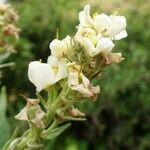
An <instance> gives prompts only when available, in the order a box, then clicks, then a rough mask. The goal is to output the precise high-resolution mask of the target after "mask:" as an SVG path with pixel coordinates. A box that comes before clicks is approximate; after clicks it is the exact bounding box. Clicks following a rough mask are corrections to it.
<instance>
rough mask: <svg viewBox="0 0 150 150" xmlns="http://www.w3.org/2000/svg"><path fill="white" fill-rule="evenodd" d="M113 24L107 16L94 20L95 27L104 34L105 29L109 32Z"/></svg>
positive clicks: (103, 15) (97, 17)
mask: <svg viewBox="0 0 150 150" xmlns="http://www.w3.org/2000/svg"><path fill="white" fill-rule="evenodd" d="M110 24H111V19H110V17H109V16H107V15H106V14H104V13H103V14H100V15H97V16H95V18H94V27H95V29H96V30H97V31H98V32H102V31H103V30H104V29H106V30H107V32H109V27H110Z"/></svg>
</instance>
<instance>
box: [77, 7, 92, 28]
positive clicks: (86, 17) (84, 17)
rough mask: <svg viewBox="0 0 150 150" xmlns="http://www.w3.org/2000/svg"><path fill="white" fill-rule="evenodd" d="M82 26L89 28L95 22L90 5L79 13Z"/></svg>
mask: <svg viewBox="0 0 150 150" xmlns="http://www.w3.org/2000/svg"><path fill="white" fill-rule="evenodd" d="M79 21H80V25H81V26H84V27H89V26H91V25H92V23H93V21H92V18H91V16H90V5H86V6H85V7H84V10H83V11H81V12H80V13H79Z"/></svg>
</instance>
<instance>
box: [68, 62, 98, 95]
mask: <svg viewBox="0 0 150 150" xmlns="http://www.w3.org/2000/svg"><path fill="white" fill-rule="evenodd" d="M68 69H69V77H68V84H69V86H70V87H71V89H72V90H76V91H78V92H80V93H82V94H83V96H84V97H93V96H95V95H96V94H98V93H99V92H100V87H99V86H96V87H93V86H92V85H91V83H90V81H89V80H88V78H86V77H85V76H84V75H83V73H82V71H81V66H79V65H76V64H75V63H70V64H68Z"/></svg>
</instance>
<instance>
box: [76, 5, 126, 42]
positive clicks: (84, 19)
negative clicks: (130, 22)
mask: <svg viewBox="0 0 150 150" xmlns="http://www.w3.org/2000/svg"><path fill="white" fill-rule="evenodd" d="M79 21H80V24H79V27H81V26H82V27H88V28H91V29H94V30H96V32H98V34H101V35H102V36H105V37H109V38H110V39H111V40H120V39H122V38H125V37H127V32H126V18H125V17H124V16H116V15H110V16H108V15H106V14H104V13H102V14H97V13H96V14H95V15H93V17H91V16H90V5H86V6H85V7H84V10H83V11H81V12H80V13H79Z"/></svg>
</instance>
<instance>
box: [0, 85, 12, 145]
mask: <svg viewBox="0 0 150 150" xmlns="http://www.w3.org/2000/svg"><path fill="white" fill-rule="evenodd" d="M6 106H7V100H6V88H5V87H2V89H1V91H0V147H2V145H3V144H4V143H5V142H6V141H7V140H8V137H9V133H10V126H9V123H8V121H7V118H6Z"/></svg>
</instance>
